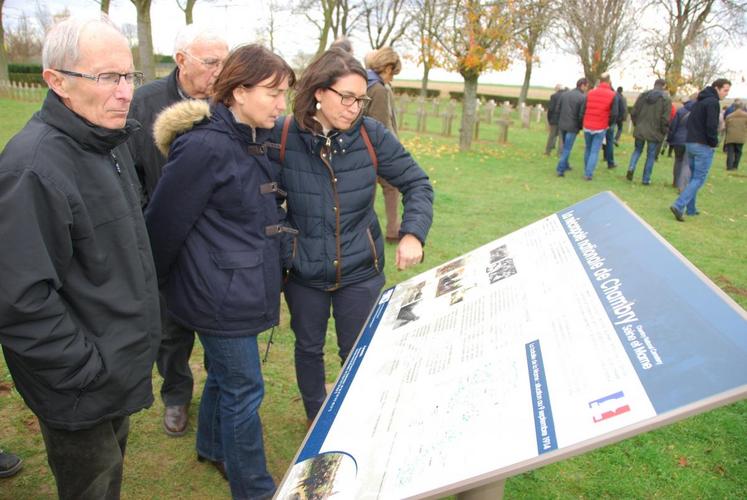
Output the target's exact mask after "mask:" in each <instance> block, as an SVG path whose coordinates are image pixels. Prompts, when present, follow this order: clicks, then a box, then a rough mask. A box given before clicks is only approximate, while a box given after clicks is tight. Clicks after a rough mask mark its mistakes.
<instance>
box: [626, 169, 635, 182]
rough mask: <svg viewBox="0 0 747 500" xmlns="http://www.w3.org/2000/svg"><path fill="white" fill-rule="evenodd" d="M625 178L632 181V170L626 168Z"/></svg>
mask: <svg viewBox="0 0 747 500" xmlns="http://www.w3.org/2000/svg"><path fill="white" fill-rule="evenodd" d="M625 178H626V179H628V180H629V181H632V180H633V171H632V170H628V173H626V174H625Z"/></svg>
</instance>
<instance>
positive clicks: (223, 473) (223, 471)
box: [197, 454, 228, 481]
mask: <svg viewBox="0 0 747 500" xmlns="http://www.w3.org/2000/svg"><path fill="white" fill-rule="evenodd" d="M197 461H198V462H200V463H202V462H207V463H209V464H210V465H212V466H213V467H215V468H216V469H218V472H220V475H221V476H223V479H225V480H226V481H228V474H227V473H226V465H225V464H224V463H223V462H217V461H215V460H210V459H209V458H205V457H203V456H202V455H199V454H198V455H197Z"/></svg>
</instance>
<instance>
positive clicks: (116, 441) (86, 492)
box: [39, 417, 130, 500]
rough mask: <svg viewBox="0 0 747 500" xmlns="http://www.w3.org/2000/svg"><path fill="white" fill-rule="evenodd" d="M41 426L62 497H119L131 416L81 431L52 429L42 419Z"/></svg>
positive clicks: (74, 499)
mask: <svg viewBox="0 0 747 500" xmlns="http://www.w3.org/2000/svg"><path fill="white" fill-rule="evenodd" d="M39 427H40V428H41V432H42V436H43V437H44V445H45V446H46V447H47V462H48V463H49V467H50V468H51V469H52V474H54V478H55V481H57V494H58V495H59V497H60V500H67V499H70V500H87V499H91V500H102V499H106V500H108V499H118V498H119V492H120V489H121V487H122V466H123V464H124V454H125V447H126V446H127V433H128V432H129V430H130V418H129V417H120V418H115V419H113V420H107V421H106V422H103V423H101V424H99V425H97V426H96V427H93V428H91V429H84V430H80V431H63V430H60V429H52V428H51V427H49V426H47V425H46V424H45V423H44V422H42V421H41V420H39Z"/></svg>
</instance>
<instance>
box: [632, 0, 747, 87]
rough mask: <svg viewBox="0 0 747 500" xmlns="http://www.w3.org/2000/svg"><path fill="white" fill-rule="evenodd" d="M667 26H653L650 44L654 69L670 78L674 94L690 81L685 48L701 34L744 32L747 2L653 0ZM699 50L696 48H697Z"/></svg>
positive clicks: (726, 0)
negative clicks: (665, 27)
mask: <svg viewBox="0 0 747 500" xmlns="http://www.w3.org/2000/svg"><path fill="white" fill-rule="evenodd" d="M652 6H653V8H654V9H655V12H656V14H657V16H658V17H659V18H664V20H665V22H666V26H667V29H665V30H652V31H651V32H650V33H649V37H648V40H647V45H648V46H649V47H650V48H651V55H652V60H653V69H654V72H655V73H656V74H657V75H658V76H659V77H660V78H664V79H665V80H666V81H667V87H668V88H669V92H670V93H671V94H672V95H674V94H676V93H677V91H678V89H679V87H680V86H682V85H683V84H686V83H688V82H687V78H686V77H685V76H684V75H683V66H684V63H685V58H686V52H688V49H689V48H691V47H693V45H694V44H695V43H696V41H697V40H698V39H700V38H701V37H705V38H713V37H714V36H718V35H727V36H728V37H730V38H732V39H738V38H741V37H743V36H744V34H745V31H744V27H745V24H744V23H745V14H747V2H743V1H736V0H652ZM696 50H697V49H696Z"/></svg>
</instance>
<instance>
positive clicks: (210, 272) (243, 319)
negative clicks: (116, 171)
mask: <svg viewBox="0 0 747 500" xmlns="http://www.w3.org/2000/svg"><path fill="white" fill-rule="evenodd" d="M294 83H295V75H294V73H293V70H292V69H291V68H290V66H288V64H287V63H286V62H285V61H283V60H282V59H281V58H280V57H279V56H277V55H275V54H273V53H272V52H270V51H268V50H267V49H265V48H263V47H261V46H259V45H246V46H242V47H239V48H237V49H235V50H234V51H233V52H232V53H231V54H230V55H229V56H228V59H227V60H226V62H225V66H224V67H223V69H222V71H221V72H220V74H219V75H218V78H217V80H216V82H215V84H214V86H213V88H214V92H215V93H214V96H213V101H212V103H211V105H208V104H207V103H205V102H201V101H183V102H180V103H178V104H175V105H174V106H172V107H170V108H167V109H166V110H165V111H164V112H163V113H162V114H161V115H160V116H159V118H158V119H157V121H156V124H155V127H154V131H155V134H154V135H155V138H156V142H157V144H158V146H159V148H160V149H161V150H162V151H163V152H164V154H168V162H167V163H166V165H165V166H164V169H163V175H162V177H161V179H160V180H159V182H158V185H157V187H156V189H155V191H154V193H153V196H152V198H151V200H150V203H149V204H148V208H147V210H146V212H145V217H146V222H147V225H148V231H149V233H150V238H151V245H152V247H153V257H154V260H155V263H156V270H157V272H158V281H159V284H160V287H161V291H162V293H163V294H164V295H165V298H166V304H167V305H168V314H170V315H171V316H172V317H173V319H174V320H175V321H176V322H177V323H179V324H182V325H184V326H185V327H188V328H191V329H194V330H195V331H196V332H197V334H198V335H199V337H200V341H201V343H202V345H203V347H204V349H205V358H206V363H205V364H206V367H207V372H208V375H207V380H206V381H205V388H204V390H203V393H202V399H201V402H200V415H199V422H198V428H197V458H198V460H199V461H201V462H208V463H212V464H213V465H214V466H215V467H217V468H218V469H219V470H220V471H221V473H223V474H224V475H227V478H228V481H229V484H230V487H231V493H232V495H233V497H234V498H259V497H262V498H264V497H265V496H267V497H269V496H270V495H271V494H272V492H273V491H274V489H275V484H274V482H273V480H272V477H271V476H270V475H269V473H268V472H267V467H266V463H265V453H264V446H263V443H262V426H261V423H260V420H259V414H258V410H259V406H260V403H261V401H262V396H263V394H264V385H263V381H262V373H261V371H260V362H259V353H258V349H257V335H258V334H259V333H260V332H262V331H264V330H266V329H268V328H270V327H272V326H275V325H276V324H277V323H278V319H279V309H280V285H281V281H282V272H281V262H280V246H281V238H282V236H283V233H284V230H285V227H284V226H283V225H282V222H283V212H282V210H281V209H280V208H279V207H280V202H281V201H282V200H281V199H280V198H281V195H282V191H281V190H280V189H278V184H277V181H278V171H277V170H276V169H274V168H273V167H272V166H271V165H270V162H269V160H268V159H267V155H266V150H265V146H264V143H265V142H266V139H267V136H268V134H269V130H268V129H270V128H272V126H273V125H274V123H275V120H276V119H277V118H278V117H279V116H280V115H282V114H283V112H284V111H285V92H286V90H287V89H288V87H289V86H291V85H293V84H294Z"/></svg>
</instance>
